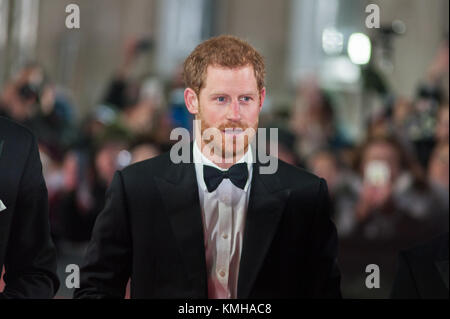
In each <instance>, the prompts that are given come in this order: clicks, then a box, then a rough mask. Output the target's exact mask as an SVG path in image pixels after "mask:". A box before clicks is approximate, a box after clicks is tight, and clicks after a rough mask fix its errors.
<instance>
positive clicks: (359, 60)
mask: <svg viewBox="0 0 450 319" xmlns="http://www.w3.org/2000/svg"><path fill="white" fill-rule="evenodd" d="M371 50H372V45H371V43H370V39H369V37H368V36H367V35H365V34H364V33H353V34H352V35H351V36H350V38H349V40H348V46H347V52H348V56H349V57H350V60H351V61H352V62H353V63H355V64H367V63H368V62H369V60H370V54H371Z"/></svg>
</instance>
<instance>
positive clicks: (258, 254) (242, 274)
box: [237, 164, 290, 298]
mask: <svg viewBox="0 0 450 319" xmlns="http://www.w3.org/2000/svg"><path fill="white" fill-rule="evenodd" d="M258 170H259V165H258V164H254V166H253V180H252V187H251V190H250V192H251V193H250V200H249V205H248V210H247V217H246V223H245V231H244V242H243V248H242V255H241V263H240V268H239V280H238V293H237V295H238V298H248V296H249V293H250V291H251V289H252V287H253V284H254V282H255V279H256V277H257V275H258V273H259V271H260V269H261V266H262V264H263V262H264V259H265V257H266V254H267V252H268V250H269V247H270V245H271V243H272V240H273V237H274V235H275V233H276V230H277V228H278V223H279V221H280V217H281V215H282V213H283V210H284V207H285V205H286V202H287V199H288V197H289V194H290V190H289V189H280V183H279V180H278V176H277V174H271V175H260V174H259V172H258Z"/></svg>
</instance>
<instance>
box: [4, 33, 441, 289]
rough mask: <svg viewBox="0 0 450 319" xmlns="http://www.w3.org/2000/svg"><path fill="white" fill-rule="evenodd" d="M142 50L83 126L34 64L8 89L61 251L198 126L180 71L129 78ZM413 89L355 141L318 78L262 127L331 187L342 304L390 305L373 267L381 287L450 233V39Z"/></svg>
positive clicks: (390, 98)
mask: <svg viewBox="0 0 450 319" xmlns="http://www.w3.org/2000/svg"><path fill="white" fill-rule="evenodd" d="M142 45H143V44H142V43H140V42H138V41H135V42H130V43H129V44H127V46H126V48H125V50H124V51H125V52H124V60H123V62H122V64H121V65H120V66H119V67H118V69H117V70H115V71H114V76H113V77H112V78H111V79H110V82H109V83H108V84H107V85H106V86H105V88H106V90H105V92H103V93H102V98H101V100H100V101H99V103H98V105H96V106H94V107H92V108H91V112H90V113H89V114H88V115H87V116H84V117H83V118H80V114H79V113H78V110H77V107H76V105H75V104H74V102H73V99H72V97H71V94H70V91H69V90H67V89H66V88H61V87H59V86H58V85H57V84H56V83H53V82H52V81H51V79H49V78H48V76H47V74H46V72H45V70H44V69H43V68H42V66H40V65H39V64H37V63H30V64H28V65H26V66H24V67H23V68H22V69H21V70H20V71H19V72H18V73H17V74H15V75H14V76H13V77H12V78H11V79H10V80H9V81H7V83H6V84H5V85H4V86H3V88H1V89H0V115H2V116H6V117H10V118H12V119H14V120H15V121H17V122H20V123H22V124H23V125H25V126H27V127H29V128H30V129H31V130H32V131H33V132H34V133H35V134H36V136H37V137H38V140H39V147H40V152H41V159H42V163H43V171H44V177H45V179H46V182H47V188H48V196H49V202H50V218H51V226H52V235H53V238H54V240H55V242H56V243H57V245H58V246H61V245H64V243H72V244H73V243H80V244H84V243H86V242H87V241H88V240H89V238H90V235H91V231H92V227H93V225H94V222H95V219H96V217H97V215H98V213H99V212H100V211H101V209H102V207H103V205H104V202H105V191H106V188H107V187H108V184H109V183H110V182H111V180H112V178H113V175H114V172H115V171H116V170H118V169H122V168H124V167H126V166H127V165H130V164H132V163H135V162H138V161H141V160H144V159H147V158H151V157H154V156H156V155H158V154H160V153H161V152H165V151H167V150H169V149H170V146H171V145H172V143H174V141H170V139H169V136H170V131H171V129H172V128H174V127H185V128H187V129H192V120H193V118H192V117H191V115H190V114H189V113H188V112H187V110H186V108H185V106H184V98H183V90H184V84H183V80H182V74H181V68H180V70H179V71H177V72H176V73H175V74H174V76H173V77H172V79H171V80H170V81H168V82H167V81H162V80H161V79H160V78H158V77H157V76H155V75H151V74H150V75H146V76H142V77H136V76H133V75H132V74H131V72H130V70H131V69H132V67H133V63H134V62H135V60H136V57H137V56H138V55H139V54H140V52H141V51H142V50H141V48H140V47H141V46H142ZM268 71H269V72H270V70H268ZM417 83H418V87H417V90H416V94H415V96H413V97H402V96H397V95H395V94H393V93H392V92H388V93H385V94H383V96H382V99H383V101H384V104H383V107H382V108H381V109H380V110H377V112H367V115H366V116H365V119H364V121H365V123H364V127H365V132H364V136H361V137H360V138H359V139H358V140H356V141H355V140H349V139H348V138H347V137H346V136H345V134H343V133H342V132H341V129H340V128H341V125H340V123H338V120H337V116H336V105H335V103H334V101H333V94H330V93H329V92H327V91H326V90H324V89H323V88H321V87H320V84H319V83H318V82H317V81H315V80H312V79H309V80H304V81H301V82H300V83H299V84H298V86H297V88H296V91H295V99H294V100H293V102H292V105H291V107H290V108H288V110H287V111H284V112H274V113H273V114H264V116H263V117H262V118H261V123H260V126H263V127H277V128H278V129H279V134H278V137H279V151H278V152H279V157H280V158H281V159H283V160H285V161H287V162H289V163H291V164H293V165H297V166H300V167H303V168H305V169H307V170H310V171H312V172H313V173H315V174H316V175H318V176H320V177H323V178H325V179H326V181H327V183H328V187H329V191H330V196H331V200H332V208H333V211H332V218H333V220H334V222H335V224H336V227H337V230H338V234H339V239H340V252H339V256H340V260H339V263H340V268H341V271H342V290H343V293H344V297H364V296H367V297H386V296H387V295H386V294H387V292H386V290H383V289H381V290H378V291H377V292H374V291H369V290H367V289H362V287H364V278H365V276H366V274H365V272H364V269H365V266H366V265H368V264H378V265H380V267H383V268H382V271H383V269H385V270H384V271H383V272H382V276H383V277H382V283H390V282H392V278H393V276H394V274H395V263H396V257H397V253H398V251H399V250H400V249H405V248H408V247H411V246H413V245H414V244H415V243H418V242H421V241H424V240H427V239H430V238H432V237H433V236H434V235H437V234H439V233H442V232H445V231H448V214H449V194H448V190H449V104H448V96H449V95H448V40H446V41H444V43H443V44H442V46H441V47H440V48H439V49H438V50H437V54H436V56H435V57H434V58H433V59H432V61H430V66H429V69H428V72H427V73H426V74H422V75H418V78H417ZM381 265H382V266H381ZM387 286H388V287H386V285H385V286H384V287H382V288H384V289H389V288H390V287H389V285H387Z"/></svg>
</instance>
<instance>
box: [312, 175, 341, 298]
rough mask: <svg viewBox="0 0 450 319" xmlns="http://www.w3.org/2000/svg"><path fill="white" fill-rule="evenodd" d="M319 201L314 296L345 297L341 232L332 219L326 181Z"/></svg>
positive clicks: (322, 182) (314, 229) (314, 240)
mask: <svg viewBox="0 0 450 319" xmlns="http://www.w3.org/2000/svg"><path fill="white" fill-rule="evenodd" d="M317 201H318V202H317V209H316V212H315V215H314V221H313V227H312V232H311V236H312V238H311V243H312V250H311V255H312V258H311V259H310V268H309V269H310V275H309V278H310V280H311V297H312V298H341V291H340V279H341V275H340V271H339V268H338V265H337V252H338V239H337V232H336V227H335V226H334V224H333V222H332V221H331V219H330V199H329V195H328V188H327V184H326V182H325V180H323V179H321V180H320V186H319V194H318V197H317Z"/></svg>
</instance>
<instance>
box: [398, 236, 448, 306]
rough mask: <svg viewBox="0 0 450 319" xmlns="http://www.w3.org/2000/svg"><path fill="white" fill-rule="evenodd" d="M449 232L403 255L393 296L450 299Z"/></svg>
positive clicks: (401, 253)
mask: <svg viewBox="0 0 450 319" xmlns="http://www.w3.org/2000/svg"><path fill="white" fill-rule="evenodd" d="M448 241H449V236H448V233H446V234H443V235H440V236H438V237H436V238H435V239H433V240H432V241H430V242H428V243H426V244H423V245H420V246H417V247H415V248H412V249H409V250H405V251H402V252H400V254H399V263H398V270H397V276H396V278H395V281H394V285H393V287H392V291H391V298H393V299H448V298H449V263H448Z"/></svg>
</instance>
